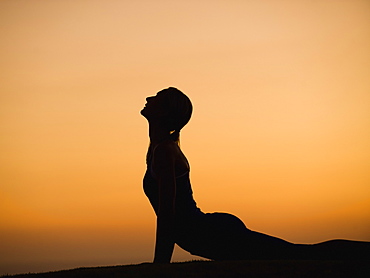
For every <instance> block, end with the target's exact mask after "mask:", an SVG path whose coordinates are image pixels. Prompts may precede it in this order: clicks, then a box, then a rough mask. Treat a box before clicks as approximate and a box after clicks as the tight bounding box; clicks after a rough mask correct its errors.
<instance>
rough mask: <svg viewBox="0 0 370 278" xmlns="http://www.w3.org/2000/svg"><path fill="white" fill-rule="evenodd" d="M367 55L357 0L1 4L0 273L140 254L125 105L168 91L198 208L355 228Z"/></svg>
mask: <svg viewBox="0 0 370 278" xmlns="http://www.w3.org/2000/svg"><path fill="white" fill-rule="evenodd" d="M369 49H370V2H369V1H366V0H363V1H356V0H342V1H340V0H339V1H329V0H328V1H326V0H323V1H312V0H307V1H305V0H301V1H299V0H279V1H276V0H258V1H247V0H244V1H241V0H234V1H216V0H213V1H211V0H209V1H206V0H203V1H193V0H187V1H164V0H158V1H123V0H122V1H118V0H117V1H114V0H105V1H103V0H101V1H94V0H89V1H87V0H85V1H84V0H53V1H46V0H1V1H0V61H1V62H0V73H1V74H0V78H1V82H0V129H1V133H0V135H1V136H0V150H1V156H0V165H1V167H0V239H1V240H0V274H5V273H19V272H29V271H47V270H56V269H62V268H71V267H79V266H95V265H114V264H128V263H141V262H145V261H150V260H151V259H152V253H153V247H154V232H155V216H154V213H153V210H152V208H151V207H150V205H149V202H148V201H147V199H146V197H145V195H144V194H143V191H142V183H141V181H142V176H143V173H144V171H145V153H146V149H147V147H148V142H149V141H148V133H147V123H146V121H145V119H144V118H142V117H141V116H140V114H139V111H140V110H141V109H142V107H143V105H144V104H145V97H146V96H148V95H153V94H155V93H156V92H157V91H159V90H161V89H163V88H166V87H169V86H174V87H177V88H179V89H180V90H182V91H183V92H185V93H186V94H187V95H188V96H189V97H190V98H191V100H192V102H193V105H194V113H193V118H192V119H191V121H190V123H189V125H188V126H186V127H185V128H184V129H183V131H182V137H181V146H182V149H183V151H184V152H185V154H186V155H187V157H188V159H189V161H190V165H191V180H192V184H193V190H194V196H195V199H196V201H197V203H198V205H199V207H200V208H201V209H202V210H203V211H204V212H214V211H221V212H230V213H233V214H235V215H237V216H238V217H240V218H241V219H242V220H243V221H244V222H245V224H246V225H247V227H249V228H250V229H252V230H257V231H260V232H263V233H267V234H270V235H274V236H278V237H281V238H283V239H285V240H288V241H291V242H295V243H314V242H319V241H324V240H328V239H334V238H345V239H354V240H370V170H369V165H370V143H369V142H370V129H369V127H370V82H369V76H370V51H369ZM192 258H195V257H192V256H190V255H187V254H186V253H185V252H184V251H181V250H179V249H176V250H175V255H174V260H175V261H176V260H177V261H178V260H189V259H192Z"/></svg>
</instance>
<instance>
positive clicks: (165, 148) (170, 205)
mask: <svg viewBox="0 0 370 278" xmlns="http://www.w3.org/2000/svg"><path fill="white" fill-rule="evenodd" d="M152 167H153V171H154V172H155V175H156V178H157V181H158V186H159V189H158V190H159V200H158V201H159V207H158V216H169V217H171V216H173V215H174V214H175V197H176V176H175V154H174V151H173V149H172V148H171V146H170V145H166V144H160V145H159V146H157V148H156V150H155V152H154V154H153V164H152Z"/></svg>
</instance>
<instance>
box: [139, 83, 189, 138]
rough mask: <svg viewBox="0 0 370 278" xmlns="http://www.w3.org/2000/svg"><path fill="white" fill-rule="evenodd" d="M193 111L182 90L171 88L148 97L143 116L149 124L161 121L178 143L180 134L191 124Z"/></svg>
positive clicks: (142, 112)
mask: <svg viewBox="0 0 370 278" xmlns="http://www.w3.org/2000/svg"><path fill="white" fill-rule="evenodd" d="M192 111H193V106H192V104H191V101H190V99H189V98H188V97H187V96H186V95H185V94H184V93H182V92H181V91H180V90H178V89H176V88H173V87H170V88H167V89H164V90H162V91H160V92H158V93H157V95H156V96H154V97H148V98H147V104H146V106H145V107H144V109H143V110H142V111H141V114H142V115H143V116H144V117H145V118H146V119H147V120H148V121H149V122H150V121H151V120H157V121H160V122H161V124H162V125H163V127H165V128H166V129H167V130H168V132H169V133H172V134H173V135H172V138H173V139H174V140H175V141H177V140H178V133H179V132H180V130H181V129H182V128H183V127H184V126H185V125H186V124H187V123H188V122H189V120H190V117H191V114H192ZM176 137H177V138H176Z"/></svg>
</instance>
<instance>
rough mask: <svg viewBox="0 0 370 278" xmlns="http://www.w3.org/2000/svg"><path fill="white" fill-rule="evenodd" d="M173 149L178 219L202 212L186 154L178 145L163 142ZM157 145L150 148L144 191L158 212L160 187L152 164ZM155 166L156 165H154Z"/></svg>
mask: <svg viewBox="0 0 370 278" xmlns="http://www.w3.org/2000/svg"><path fill="white" fill-rule="evenodd" d="M163 144H167V147H168V148H170V149H171V154H173V158H174V161H175V165H174V168H175V177H176V199H175V211H176V217H177V218H178V219H184V218H189V217H192V216H195V215H199V214H202V212H201V211H200V209H199V208H198V207H197V205H196V202H195V201H194V199H193V192H192V188H191V184H190V179H189V171H190V167H189V164H188V161H187V159H186V157H185V155H184V154H183V153H182V151H181V150H180V148H179V147H178V145H177V144H176V143H175V142H173V141H171V142H168V141H167V142H163ZM156 148H157V146H154V147H153V148H149V150H148V156H147V171H146V173H145V176H144V181H143V186H144V192H145V194H146V196H147V197H148V199H149V201H150V203H151V205H152V207H153V209H154V211H155V212H156V213H157V212H158V202H159V187H158V181H157V177H156V171H155V169H156V167H155V165H152V163H151V162H152V161H153V157H154V156H155V152H156ZM153 166H154V167H153Z"/></svg>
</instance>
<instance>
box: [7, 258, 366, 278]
mask: <svg viewBox="0 0 370 278" xmlns="http://www.w3.org/2000/svg"><path fill="white" fill-rule="evenodd" d="M3 277H4V278H5V277H12V278H21V277H24V278H38V277H40V278H67V277H68V278H71V277H72V278H85V277H86V278H87V277H88V278H95V277H104V278H120V277H149V278H150V277H158V278H159V277H160V278H166V277H176V278H182V277H189V278H192V277H248V278H255V277H259V278H260V277H280V278H291V277H300V278H304V277H307V278H312V277H315V278H321V277H325V278H334V277H335V278H340V277H346V278H348V277H351V278H357V277H361V278H362V277H364V278H365V277H366V278H367V277H370V264H369V261H366V260H356V261H348V260H347V261H340V260H334V261H330V260H297V261H295V260H250V261H222V262H217V261H193V262H184V263H171V264H151V263H143V264H138V265H125V266H108V267H92V268H77V269H71V270H62V271H56V272H48V273H39V274H21V275H13V276H3Z"/></svg>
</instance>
